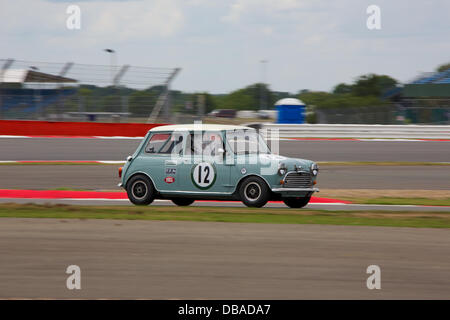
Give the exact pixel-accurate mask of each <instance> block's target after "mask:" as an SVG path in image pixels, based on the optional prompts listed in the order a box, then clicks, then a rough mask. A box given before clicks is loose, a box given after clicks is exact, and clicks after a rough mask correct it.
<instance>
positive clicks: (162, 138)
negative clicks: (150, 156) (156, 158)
mask: <svg viewBox="0 0 450 320" xmlns="http://www.w3.org/2000/svg"><path fill="white" fill-rule="evenodd" d="M170 137H171V134H170V133H155V134H154V135H152V136H151V137H150V140H149V141H148V144H147V147H145V152H147V153H158V152H159V150H160V149H161V148H162V147H163V146H164V145H165V144H166V143H167V142H169V141H168V140H169V139H170Z"/></svg>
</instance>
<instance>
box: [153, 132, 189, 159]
mask: <svg viewBox="0 0 450 320" xmlns="http://www.w3.org/2000/svg"><path fill="white" fill-rule="evenodd" d="M182 151H183V135H182V134H179V133H173V134H172V136H171V137H170V140H169V141H167V143H165V144H164V145H163V146H162V147H161V149H160V150H159V152H158V153H162V154H181V152H182Z"/></svg>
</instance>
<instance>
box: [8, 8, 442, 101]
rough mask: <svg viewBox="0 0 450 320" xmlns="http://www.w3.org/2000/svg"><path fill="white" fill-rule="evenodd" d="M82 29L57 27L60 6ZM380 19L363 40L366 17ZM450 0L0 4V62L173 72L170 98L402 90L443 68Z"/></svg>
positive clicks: (64, 17) (62, 15)
mask: <svg viewBox="0 0 450 320" xmlns="http://www.w3.org/2000/svg"><path fill="white" fill-rule="evenodd" d="M71 4H76V5H78V6H79V7H80V9H81V29H80V30H69V29H68V28H67V27H66V20H67V18H68V16H69V15H68V14H67V13H66V9H67V7H68V6H69V5H71ZM372 4H375V5H377V6H379V8H380V9H381V30H369V29H368V28H367V26H366V20H367V18H368V17H369V15H368V14H367V13H366V9H367V7H368V6H369V5H372ZM449 13H450V1H449V0H371V1H366V0H339V1H329V0H129V1H127V0H115V1H113V0H91V1H63V0H0V40H1V41H0V58H15V59H18V60H36V61H48V62H53V61H54V62H66V61H74V62H79V63H89V64H108V63H109V58H108V56H107V54H106V53H105V52H103V51H102V50H103V49H104V48H113V49H115V50H116V51H117V53H118V54H117V60H118V63H119V64H132V65H142V66H152V67H181V68H182V69H183V70H182V72H181V73H180V75H179V76H178V77H177V78H176V80H175V81H174V84H173V87H174V88H175V89H180V90H185V91H200V90H202V91H203V90H205V91H210V92H213V93H224V92H228V91H231V90H234V89H237V88H240V87H243V86H246V85H249V84H252V83H255V82H258V81H261V79H262V77H263V76H262V74H263V72H262V64H261V62H260V61H261V60H263V59H265V60H267V61H268V63H267V71H266V77H265V78H266V81H267V82H268V83H269V84H270V86H271V88H272V89H274V90H279V91H290V92H297V91H298V90H300V89H311V90H330V89H331V88H332V87H333V86H334V85H335V84H337V83H338V82H351V81H352V80H353V79H354V78H355V77H357V76H358V75H361V74H364V73H371V72H373V73H379V74H388V75H391V76H393V77H395V78H396V79H398V80H400V81H402V82H405V81H408V80H410V79H411V78H414V77H415V76H416V75H417V74H418V73H419V72H425V71H433V69H434V68H435V67H436V65H438V64H442V63H444V62H449V61H450V19H449Z"/></svg>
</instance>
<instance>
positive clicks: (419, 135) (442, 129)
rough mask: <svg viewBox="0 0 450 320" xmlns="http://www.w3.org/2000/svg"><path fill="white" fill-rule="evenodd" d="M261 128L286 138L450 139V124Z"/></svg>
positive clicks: (306, 125) (275, 125) (315, 125)
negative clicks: (273, 131)
mask: <svg viewBox="0 0 450 320" xmlns="http://www.w3.org/2000/svg"><path fill="white" fill-rule="evenodd" d="M260 128H262V129H272V130H273V129H277V130H279V136H280V137H285V138H302V137H304V138H386V139H450V126H445V125H436V126H433V125H359V124H275V123H269V124H267V123H261V124H260Z"/></svg>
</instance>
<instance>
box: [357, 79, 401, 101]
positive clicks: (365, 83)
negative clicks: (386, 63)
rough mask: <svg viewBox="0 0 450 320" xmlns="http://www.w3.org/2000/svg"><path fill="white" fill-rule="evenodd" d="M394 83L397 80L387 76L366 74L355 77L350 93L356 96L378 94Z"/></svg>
mask: <svg viewBox="0 0 450 320" xmlns="http://www.w3.org/2000/svg"><path fill="white" fill-rule="evenodd" d="M396 84H397V80H395V79H393V78H391V77H389V76H386V75H376V74H366V75H362V76H359V77H358V78H357V79H356V81H355V83H354V84H353V85H352V90H351V93H352V94H354V95H356V96H380V95H381V94H382V93H383V92H384V91H386V90H388V89H390V88H392V87H394V86H395V85H396Z"/></svg>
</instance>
